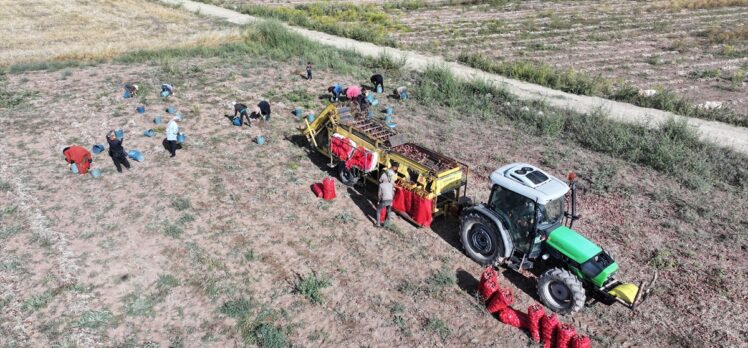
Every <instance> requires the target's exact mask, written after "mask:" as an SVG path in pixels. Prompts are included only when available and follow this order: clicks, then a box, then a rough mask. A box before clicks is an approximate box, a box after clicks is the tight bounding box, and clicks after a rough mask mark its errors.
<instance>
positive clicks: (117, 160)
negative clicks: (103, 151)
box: [106, 130, 130, 173]
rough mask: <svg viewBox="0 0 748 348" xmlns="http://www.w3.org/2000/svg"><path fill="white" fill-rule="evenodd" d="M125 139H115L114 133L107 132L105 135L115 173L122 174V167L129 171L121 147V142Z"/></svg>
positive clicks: (128, 164)
mask: <svg viewBox="0 0 748 348" xmlns="http://www.w3.org/2000/svg"><path fill="white" fill-rule="evenodd" d="M124 140H125V139H117V136H116V135H115V134H114V131H113V130H112V131H109V133H107V135H106V141H107V143H109V157H111V158H112V162H114V166H115V167H117V172H120V173H122V166H125V168H127V169H128V170H129V169H130V161H128V160H127V153H125V149H124V148H123V147H122V142H123V141H124Z"/></svg>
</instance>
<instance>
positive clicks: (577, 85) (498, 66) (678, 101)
mask: <svg viewBox="0 0 748 348" xmlns="http://www.w3.org/2000/svg"><path fill="white" fill-rule="evenodd" d="M457 60H458V61H459V62H461V63H463V64H466V65H468V66H471V67H473V68H476V69H480V70H483V71H488V72H491V73H495V74H499V75H503V76H507V77H510V78H514V79H517V80H522V81H528V82H532V83H535V84H538V85H541V86H546V87H550V88H553V89H557V90H561V91H564V92H568V93H574V94H579V95H590V96H598V97H603V98H607V99H613V100H618V101H623V102H626V103H631V104H634V105H638V106H642V107H647V108H653V109H658V110H665V111H670V112H672V113H675V114H678V115H682V116H687V117H696V118H701V119H705V120H716V121H721V122H725V123H729V124H733V125H737V126H742V127H748V118H747V117H740V116H739V115H737V114H736V113H735V111H734V110H731V109H728V108H717V109H704V108H700V107H697V106H696V105H695V104H694V103H693V101H691V100H689V99H686V98H684V97H682V96H680V95H679V94H677V93H676V92H673V91H670V90H665V89H660V90H658V91H657V93H656V94H655V95H653V96H645V95H640V94H639V89H638V88H636V87H634V86H632V85H630V84H628V83H620V84H615V83H613V82H611V81H610V80H608V79H605V78H603V77H602V76H600V75H597V76H591V75H588V74H583V73H579V72H577V71H575V70H573V69H566V70H559V69H556V68H554V67H552V66H550V65H547V64H543V63H538V62H532V61H513V62H494V61H493V60H491V59H488V58H486V57H484V56H482V55H477V54H471V53H462V54H460V56H459V57H458V58H457Z"/></svg>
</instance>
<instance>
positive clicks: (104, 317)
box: [73, 309, 114, 329]
mask: <svg viewBox="0 0 748 348" xmlns="http://www.w3.org/2000/svg"><path fill="white" fill-rule="evenodd" d="M113 319H114V316H113V315H112V312H110V311H108V310H106V309H105V310H100V311H86V312H83V314H81V316H80V318H78V320H76V321H75V323H74V324H73V326H74V327H82V328H89V329H99V328H103V327H106V326H108V325H109V323H110V322H112V320H113Z"/></svg>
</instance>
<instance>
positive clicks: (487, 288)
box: [478, 279, 499, 300]
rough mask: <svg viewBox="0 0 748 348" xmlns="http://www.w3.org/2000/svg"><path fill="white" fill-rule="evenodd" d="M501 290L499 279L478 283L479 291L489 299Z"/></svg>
mask: <svg viewBox="0 0 748 348" xmlns="http://www.w3.org/2000/svg"><path fill="white" fill-rule="evenodd" d="M498 290H499V282H498V281H497V280H491V279H489V280H488V281H485V282H482V283H478V293H479V294H480V295H481V297H483V298H484V299H485V300H488V299H490V298H491V296H493V294H494V293H495V292H496V291H498Z"/></svg>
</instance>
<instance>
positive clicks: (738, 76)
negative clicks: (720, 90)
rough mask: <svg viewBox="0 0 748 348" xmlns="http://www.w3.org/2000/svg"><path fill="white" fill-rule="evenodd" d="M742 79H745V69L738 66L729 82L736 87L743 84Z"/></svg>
mask: <svg viewBox="0 0 748 348" xmlns="http://www.w3.org/2000/svg"><path fill="white" fill-rule="evenodd" d="M743 81H745V70H743V69H741V68H738V70H735V72H734V73H732V76H731V77H730V82H732V86H733V87H736V88H737V87H741V86H743Z"/></svg>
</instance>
